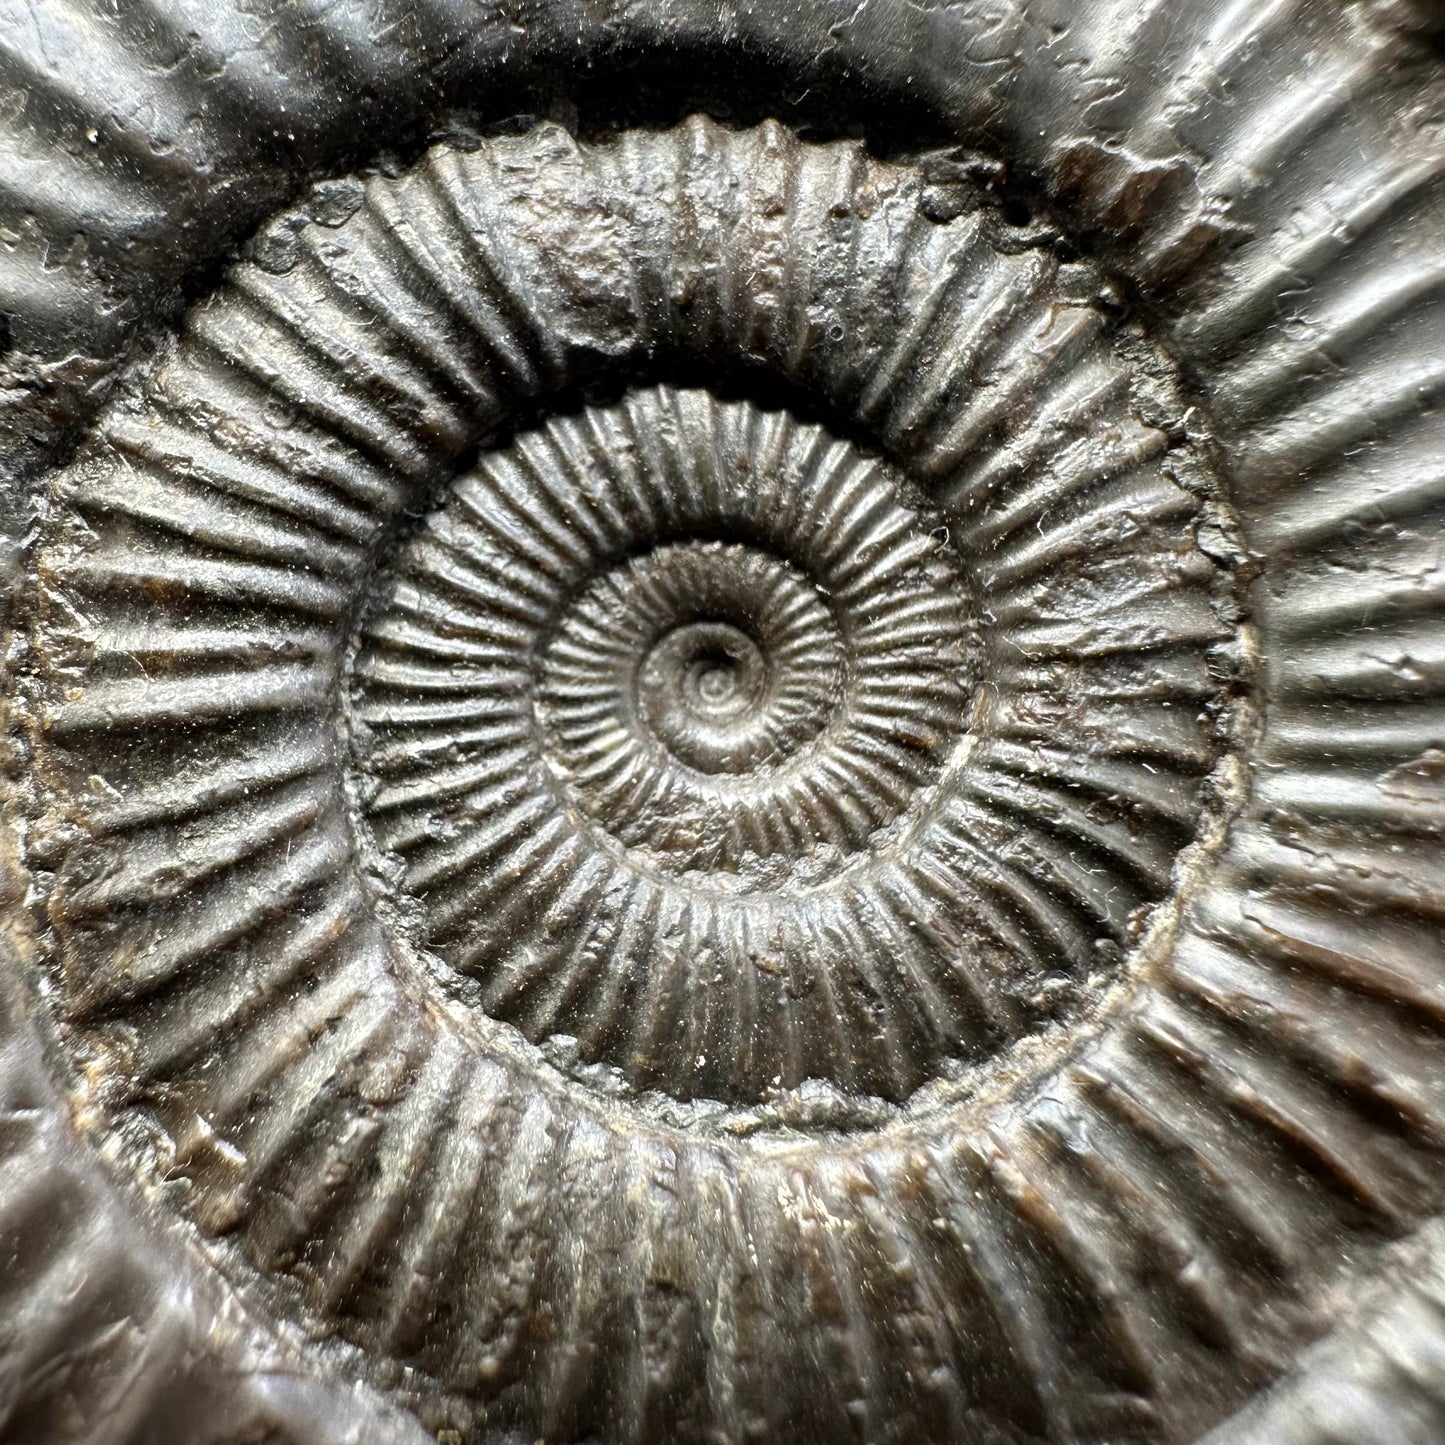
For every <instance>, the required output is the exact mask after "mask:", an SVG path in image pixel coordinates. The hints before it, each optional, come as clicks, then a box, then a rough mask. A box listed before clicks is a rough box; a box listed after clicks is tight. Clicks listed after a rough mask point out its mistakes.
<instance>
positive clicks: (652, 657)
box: [638, 620, 768, 772]
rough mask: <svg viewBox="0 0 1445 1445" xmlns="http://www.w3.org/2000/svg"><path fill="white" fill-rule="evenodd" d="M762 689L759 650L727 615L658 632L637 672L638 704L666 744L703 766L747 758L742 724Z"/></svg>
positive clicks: (719, 767) (764, 669) (731, 766)
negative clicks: (661, 632)
mask: <svg viewBox="0 0 1445 1445" xmlns="http://www.w3.org/2000/svg"><path fill="white" fill-rule="evenodd" d="M767 690H768V664H767V660H766V658H765V656H764V654H763V651H762V649H761V648H760V647H759V646H758V644H757V642H755V641H754V640H753V638H751V637H750V636H749V635H748V634H747V633H746V632H744V631H743V630H742V628H740V627H736V626H734V625H733V624H732V623H730V622H722V621H716V620H704V621H699V622H689V623H684V624H682V625H681V626H678V627H674V628H673V629H672V630H671V631H670V632H668V633H666V634H665V635H664V636H663V637H662V638H661V639H660V640H659V642H658V643H657V645H656V646H655V647H654V648H653V649H652V651H651V653H650V654H649V655H648V657H647V658H646V660H645V662H644V663H643V666H642V669H641V673H640V676H639V678H638V691H639V700H640V702H641V710H642V712H643V715H644V716H645V717H646V719H647V721H648V723H649V724H650V726H651V728H652V730H653V732H654V733H655V734H656V735H657V736H658V738H659V740H660V741H661V742H662V743H663V744H664V746H666V747H667V748H668V749H669V751H671V752H672V753H674V754H675V755H676V756H678V757H679V758H681V759H683V760H684V761H686V762H689V763H691V764H692V765H693V766H695V767H698V768H700V769H701V770H702V771H704V772H713V771H723V772H731V771H736V770H737V769H738V768H740V767H743V766H746V765H747V760H748V759H747V756H746V749H745V748H744V747H743V744H744V742H745V729H746V728H747V725H748V722H749V719H750V717H751V716H752V715H753V714H754V713H755V712H756V710H757V709H758V707H759V705H760V704H761V703H762V702H763V700H764V697H765V695H766V693H767Z"/></svg>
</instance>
